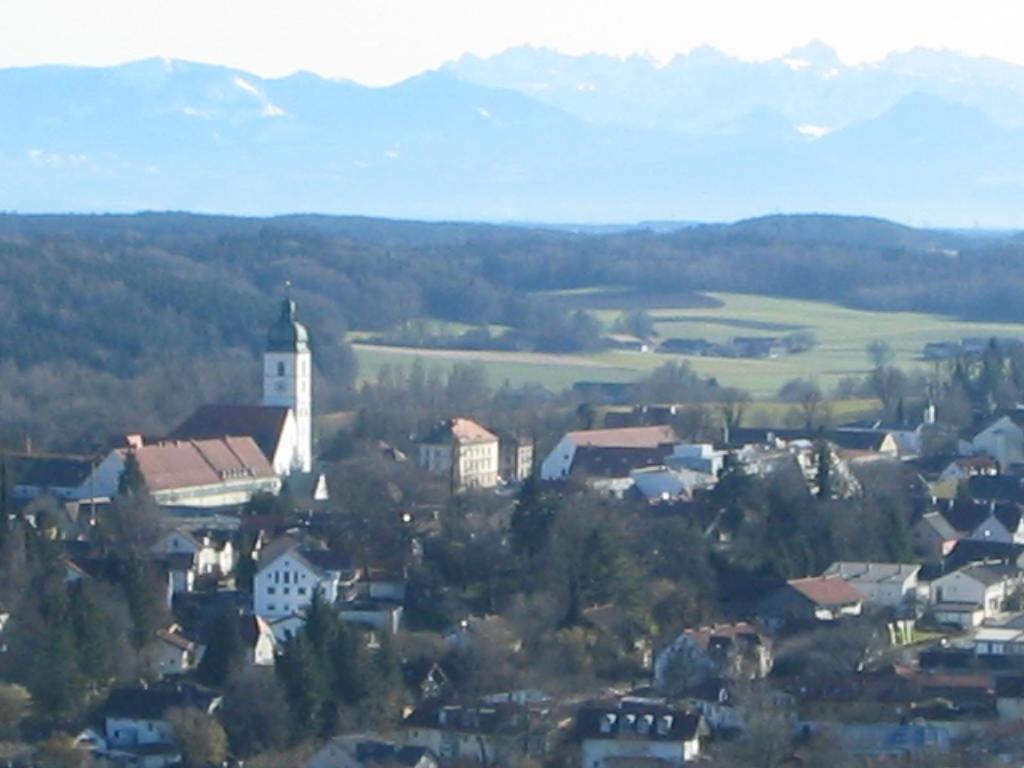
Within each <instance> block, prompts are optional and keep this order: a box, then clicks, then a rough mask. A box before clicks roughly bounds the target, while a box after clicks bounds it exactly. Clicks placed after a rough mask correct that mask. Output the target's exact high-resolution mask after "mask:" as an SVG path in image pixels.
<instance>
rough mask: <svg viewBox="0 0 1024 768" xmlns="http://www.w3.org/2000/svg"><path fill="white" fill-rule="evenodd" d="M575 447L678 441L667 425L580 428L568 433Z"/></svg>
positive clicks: (637, 445) (640, 445)
mask: <svg viewBox="0 0 1024 768" xmlns="http://www.w3.org/2000/svg"><path fill="white" fill-rule="evenodd" d="M568 436H569V437H570V438H572V441H573V442H574V443H575V444H576V446H577V447H580V446H593V447H600V448H657V447H658V446H661V445H665V444H666V443H678V442H679V436H678V435H677V434H676V431H675V430H674V429H672V427H670V426H668V425H659V426H654V427H622V428H621V429H582V430H577V431H576V432H570V433H569V434H568Z"/></svg>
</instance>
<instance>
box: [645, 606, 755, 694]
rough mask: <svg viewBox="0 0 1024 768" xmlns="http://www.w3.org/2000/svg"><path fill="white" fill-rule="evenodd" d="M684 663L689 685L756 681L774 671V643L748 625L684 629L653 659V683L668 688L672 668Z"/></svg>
mask: <svg viewBox="0 0 1024 768" xmlns="http://www.w3.org/2000/svg"><path fill="white" fill-rule="evenodd" d="M680 659H682V660H684V663H685V665H686V668H687V673H686V676H687V677H688V678H689V684H690V685H695V684H697V683H699V682H703V681H704V680H706V679H709V678H726V679H733V680H740V679H746V680H754V679H759V678H762V677H765V676H767V675H768V673H769V672H771V669H772V661H773V660H772V644H771V640H770V639H769V638H768V636H767V635H765V634H764V633H762V632H760V631H759V630H758V629H757V628H756V627H754V626H753V625H751V624H748V623H746V622H739V623H736V624H712V625H710V626H704V627H697V628H694V629H687V630H684V631H683V632H682V633H681V634H680V635H679V636H677V637H676V638H675V639H674V640H673V641H672V642H671V643H669V644H668V645H666V646H665V647H664V648H663V649H662V650H661V651H659V652H658V655H657V656H656V657H655V659H654V684H655V686H657V687H658V688H665V687H666V686H667V685H668V683H669V681H668V679H667V678H668V677H669V676H670V670H671V668H672V665H673V664H675V663H676V662H677V661H678V660H680Z"/></svg>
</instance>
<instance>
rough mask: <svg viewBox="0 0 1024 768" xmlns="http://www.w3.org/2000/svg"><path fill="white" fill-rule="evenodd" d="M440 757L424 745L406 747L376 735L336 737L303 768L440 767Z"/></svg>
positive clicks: (319, 750)
mask: <svg viewBox="0 0 1024 768" xmlns="http://www.w3.org/2000/svg"><path fill="white" fill-rule="evenodd" d="M438 765H439V764H438V761H437V757H436V756H435V755H434V754H433V753H431V751H430V750H429V749H424V748H423V747H403V746H400V745H398V744H394V743H392V742H390V741H384V740H382V739H380V738H378V737H376V736H374V735H356V736H351V735H350V736H335V737H334V738H333V739H331V740H330V741H329V742H327V743H326V744H324V745H323V746H322V747H321V748H320V749H318V750H317V751H316V752H315V753H314V754H313V756H312V757H310V758H309V759H308V760H307V761H306V762H305V763H304V764H303V768H371V767H374V768H375V767H378V766H379V768H438Z"/></svg>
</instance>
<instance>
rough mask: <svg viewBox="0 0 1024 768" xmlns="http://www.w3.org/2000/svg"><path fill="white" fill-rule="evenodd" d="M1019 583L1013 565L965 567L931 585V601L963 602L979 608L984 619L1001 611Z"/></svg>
mask: <svg viewBox="0 0 1024 768" xmlns="http://www.w3.org/2000/svg"><path fill="white" fill-rule="evenodd" d="M1020 582H1021V571H1020V569H1019V568H1017V567H1016V566H1015V565H1002V564H994V563H993V564H982V563H976V564H973V565H966V566H964V567H963V568H960V569H959V570H957V571H953V572H952V573H948V574H946V575H945V576H941V577H940V578H938V579H935V580H934V581H933V582H932V602H934V603H936V604H939V605H941V604H943V603H967V604H972V605H976V606H980V607H981V608H982V610H983V612H984V615H985V617H986V618H991V617H993V616H995V615H996V614H998V613H999V612H1000V611H1002V610H1003V604H1004V603H1005V601H1006V598H1007V597H1009V595H1010V594H1011V593H1012V592H1013V591H1014V590H1015V589H1016V588H1017V586H1018V585H1019V584H1020Z"/></svg>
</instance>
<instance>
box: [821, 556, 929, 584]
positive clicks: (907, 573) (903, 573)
mask: <svg viewBox="0 0 1024 768" xmlns="http://www.w3.org/2000/svg"><path fill="white" fill-rule="evenodd" d="M920 570H921V566H920V565H915V564H910V563H868V562H863V563H858V562H849V561H839V562H835V563H832V565H830V566H829V567H828V568H827V569H826V571H825V573H824V574H822V575H824V576H838V577H839V578H841V579H843V580H845V581H852V582H853V583H854V584H885V583H902V582H904V581H906V580H907V579H908V578H910V577H911V576H914V575H915V574H917V573H918V571H920Z"/></svg>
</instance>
